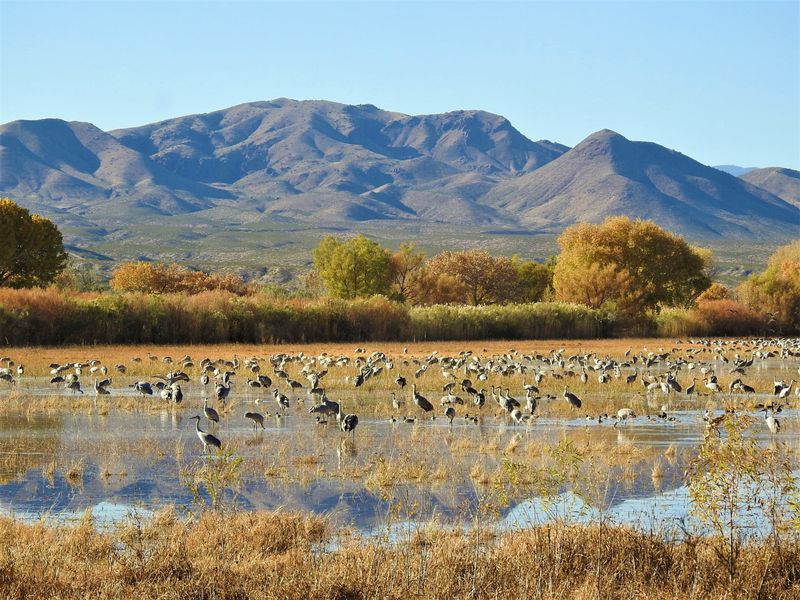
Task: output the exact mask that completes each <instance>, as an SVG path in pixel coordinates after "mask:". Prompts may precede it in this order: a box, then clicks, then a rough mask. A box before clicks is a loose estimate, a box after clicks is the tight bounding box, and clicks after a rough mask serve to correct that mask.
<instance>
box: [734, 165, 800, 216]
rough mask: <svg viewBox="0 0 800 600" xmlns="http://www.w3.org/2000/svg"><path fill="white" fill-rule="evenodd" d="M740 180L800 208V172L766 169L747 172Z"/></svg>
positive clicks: (774, 168)
mask: <svg viewBox="0 0 800 600" xmlns="http://www.w3.org/2000/svg"><path fill="white" fill-rule="evenodd" d="M740 178H741V179H744V180H745V181H746V182H748V183H752V184H753V185H756V186H758V187H760V188H761V189H763V190H767V191H768V192H769V193H770V194H774V195H775V196H777V197H778V198H781V199H783V200H786V202H788V203H789V204H793V205H795V206H796V207H798V208H800V171H795V170H793V169H782V168H780V167H768V168H766V169H755V170H753V171H749V172H748V173H746V174H744V175H741V176H740Z"/></svg>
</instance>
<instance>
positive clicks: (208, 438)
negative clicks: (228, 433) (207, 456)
mask: <svg viewBox="0 0 800 600" xmlns="http://www.w3.org/2000/svg"><path fill="white" fill-rule="evenodd" d="M191 419H195V428H196V431H197V437H198V438H200V441H201V442H203V452H205V453H208V447H209V446H214V447H215V448H217V449H219V448H222V442H220V441H219V438H218V437H216V436H215V435H212V434H210V433H208V432H206V431H203V430H202V429H200V416H199V415H195V416H193V417H191Z"/></svg>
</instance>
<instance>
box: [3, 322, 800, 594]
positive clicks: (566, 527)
mask: <svg viewBox="0 0 800 600" xmlns="http://www.w3.org/2000/svg"><path fill="white" fill-rule="evenodd" d="M104 380H106V381H104ZM795 380H800V340H797V339H791V338H780V339H778V338H776V339H765V338H758V339H756V338H752V339H750V338H747V339H681V340H677V339H624V340H620V339H617V340H563V341H562V340H552V341H542V340H536V341H521V342H520V341H514V342H497V341H494V342H483V341H477V342H430V343H413V344H412V343H409V344H402V343H374V342H373V343H368V344H363V345H361V346H360V347H359V345H358V344H314V345H281V346H265V345H258V346H255V345H253V346H244V345H225V346H221V345H217V346H200V345H198V346H72V347H58V348H50V347H41V348H4V349H2V350H0V406H2V411H0V514H1V515H2V516H0V531H2V536H3V539H4V540H6V543H5V544H4V547H3V548H2V549H1V550H0V592H1V593H2V596H3V597H20V598H22V597H76V598H77V597H86V596H87V595H94V596H96V597H109V598H117V597H128V596H130V595H132V594H133V593H134V590H136V594H137V595H139V596H140V597H164V598H173V597H174V598H183V597H196V598H246V597H254V598H255V597H264V598H389V597H390V598H428V597H431V598H444V597H448V598H527V597H530V598H559V597H578V598H606V597H612V598H628V597H630V598H633V597H658V598H673V597H681V598H683V597H685V598H705V597H730V598H738V597H752V598H797V597H800V567H799V566H798V565H800V545H798V534H799V533H800V493H798V486H797V477H798V475H799V474H800V471H799V470H798V451H800V419H799V418H798V417H799V416H800V410H799V409H800V394H798V391H797V388H796V383H795ZM692 386H694V387H692ZM426 401H427V402H426ZM427 403H430V406H426V404H427ZM426 408H428V409H432V410H425V409H426ZM245 413H248V414H249V417H245ZM195 416H197V417H199V419H193V418H192V417H195ZM353 417H357V420H356V419H354V418H353ZM209 434H210V435H211V436H213V437H208V436H209ZM217 442H218V444H217ZM218 445H219V447H217V446H218Z"/></svg>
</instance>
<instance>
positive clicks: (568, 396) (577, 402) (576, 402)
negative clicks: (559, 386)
mask: <svg viewBox="0 0 800 600" xmlns="http://www.w3.org/2000/svg"><path fill="white" fill-rule="evenodd" d="M564 399H565V400H566V401H567V402H569V403H570V405H572V408H574V409H576V410H577V409H579V408H580V407H581V404H583V403H582V402H581V399H580V398H578V397H577V396H576V395H575V394H573V393H572V392H570V391H569V389H568V386H566V385H565V386H564Z"/></svg>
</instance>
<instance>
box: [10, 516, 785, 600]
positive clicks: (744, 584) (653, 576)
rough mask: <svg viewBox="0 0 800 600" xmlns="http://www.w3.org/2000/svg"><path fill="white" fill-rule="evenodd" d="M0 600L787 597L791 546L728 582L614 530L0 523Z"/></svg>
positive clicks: (681, 553) (704, 550) (655, 541)
mask: <svg viewBox="0 0 800 600" xmlns="http://www.w3.org/2000/svg"><path fill="white" fill-rule="evenodd" d="M0 536H2V539H3V540H5V542H4V544H3V546H2V549H0V589H2V590H3V596H4V597H6V598H34V597H35V598H61V599H69V598H85V597H93V598H133V597H136V598H151V597H158V598H211V597H213V598H218V599H221V600H224V599H234V598H236V599H239V598H281V599H287V600H289V599H295V598H297V599H301V598H302V599H334V600H335V599H350V598H398V599H399V598H403V599H408V598H432V599H433V598H447V599H451V598H495V599H498V598H499V599H512V598H513V599H517V598H552V599H555V598H566V597H570V598H642V597H647V598H659V599H666V598H671V599H672V598H677V599H683V598H686V599H689V598H740V599H741V598H773V599H775V600H780V599H783V598H787V599H788V598H796V597H797V595H798V593H800V567H798V565H800V546H798V545H797V544H796V543H789V544H785V545H784V546H783V547H782V548H781V549H780V551H779V550H778V549H776V548H773V547H769V546H763V545H758V544H750V545H748V546H745V547H744V548H742V552H741V565H742V569H741V570H740V571H739V572H737V575H736V577H735V579H734V581H733V583H731V582H729V580H728V576H727V574H726V573H725V571H724V569H722V568H721V567H720V564H719V561H718V558H717V556H716V554H715V553H714V551H713V546H712V545H711V543H710V541H709V540H701V539H696V538H690V539H687V540H685V541H683V542H671V541H667V540H666V539H665V538H664V537H663V536H662V535H660V534H659V533H640V532H637V531H635V530H632V529H629V528H626V527H617V526H602V525H601V526H592V527H584V526H568V525H551V526H540V527H536V528H531V529H526V530H522V531H510V532H505V533H500V534H494V533H492V532H491V531H489V530H485V529H482V528H480V527H476V528H475V529H474V530H472V531H466V532H465V531H463V530H458V529H457V530H448V529H444V528H440V527H436V526H430V527H428V528H423V529H420V530H415V531H409V532H408V534H407V535H405V534H401V536H400V539H398V540H397V541H395V542H386V541H384V540H382V539H380V538H368V539H362V538H360V537H358V536H355V535H352V534H349V533H348V532H346V531H332V530H331V528H330V527H329V525H328V524H327V523H326V521H325V520H324V519H321V518H319V517H314V516H301V515H296V514H286V513H233V514H229V515H220V514H218V513H214V512H207V513H204V514H203V515H202V516H200V517H199V518H197V519H196V520H190V521H189V522H185V521H182V520H181V519H178V518H177V517H176V515H175V514H174V513H173V512H171V511H164V512H161V513H158V514H156V515H155V516H153V517H152V518H146V519H143V518H140V517H136V516H132V517H131V518H129V519H128V520H127V521H126V522H124V523H122V524H120V525H119V526H117V527H116V528H115V529H114V530H112V531H110V532H101V531H98V530H97V529H96V527H95V525H94V523H93V522H92V520H91V518H90V516H88V515H87V517H86V518H84V520H83V521H82V522H81V523H80V524H79V525H77V526H76V527H72V528H64V527H52V526H48V525H46V524H43V523H39V524H33V525H28V524H25V523H21V522H17V521H14V520H12V519H10V518H2V519H0Z"/></svg>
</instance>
